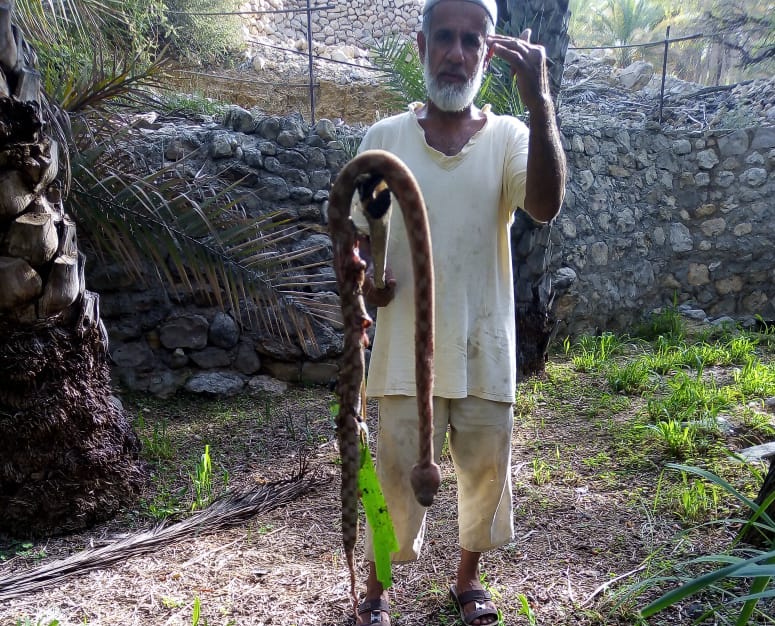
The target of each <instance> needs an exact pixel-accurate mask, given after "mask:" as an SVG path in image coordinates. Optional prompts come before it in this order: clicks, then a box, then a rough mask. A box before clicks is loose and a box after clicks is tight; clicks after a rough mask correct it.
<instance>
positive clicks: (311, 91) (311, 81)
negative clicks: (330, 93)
mask: <svg viewBox="0 0 775 626" xmlns="http://www.w3.org/2000/svg"><path fill="white" fill-rule="evenodd" d="M305 1H306V7H301V8H291V9H276V10H264V11H234V12H201V13H200V12H197V13H191V12H189V13H188V14H189V15H212V16H216V15H266V14H283V13H285V14H295V13H306V31H307V32H306V35H307V50H306V51H300V50H295V49H292V48H285V47H282V46H275V45H272V44H267V43H264V42H258V41H255V40H249V41H250V43H252V44H254V45H260V46H264V47H268V48H274V49H276V50H281V51H283V52H286V53H289V54H293V55H304V56H305V57H306V58H307V73H308V80H307V82H305V83H290V82H284V81H259V80H252V79H245V78H235V77H234V76H225V75H219V74H213V73H203V72H193V71H189V70H178V74H180V75H186V74H188V75H191V76H200V77H207V78H216V79H217V78H221V79H223V80H226V81H237V82H243V83H246V84H251V85H256V86H264V87H266V86H272V85H274V86H277V85H283V86H286V87H298V88H300V89H301V88H304V89H305V90H306V92H307V98H308V105H309V112H310V119H311V121H312V123H313V124H314V123H315V120H316V89H319V87H320V84H319V83H317V82H316V78H315V63H316V62H319V63H332V64H338V65H346V66H352V67H357V68H359V69H361V70H365V71H373V72H379V73H384V70H383V69H381V68H378V67H370V66H363V65H359V64H357V63H349V62H347V61H340V60H336V59H330V58H327V57H321V56H318V55H315V54H313V51H312V49H313V46H312V44H313V37H312V15H313V14H314V13H317V12H320V11H326V10H329V9H333V8H336V7H335V5H332V4H326V5H313V4H312V3H311V0H305ZM702 38H704V39H717V38H718V34H717V33H714V34H704V33H695V34H693V35H686V36H682V37H676V38H673V39H671V38H670V26H668V27H667V30H666V32H665V37H664V39H661V40H657V41H651V42H647V43H640V44H625V45H608V46H578V47H574V46H570V47H568V50H615V49H622V48H651V47H658V46H662V47H663V48H664V50H663V53H662V81H661V87H660V94H659V123H660V124H661V123H662V121H663V117H662V113H663V105H664V91H665V78H666V75H667V63H668V56H669V50H670V44H671V43H676V42H681V41H689V40H693V39H702Z"/></svg>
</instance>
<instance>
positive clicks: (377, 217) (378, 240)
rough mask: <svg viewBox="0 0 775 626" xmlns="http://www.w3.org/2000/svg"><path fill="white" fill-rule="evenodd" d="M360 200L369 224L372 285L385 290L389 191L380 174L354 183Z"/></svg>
mask: <svg viewBox="0 0 775 626" xmlns="http://www.w3.org/2000/svg"><path fill="white" fill-rule="evenodd" d="M356 187H357V189H358V194H359V195H360V198H361V211H362V212H363V215H364V217H365V218H366V221H367V222H368V224H369V241H370V244H371V257H372V259H373V263H374V284H375V285H376V286H377V288H378V289H384V288H385V270H386V268H387V246H388V238H389V236H390V212H391V211H390V208H391V196H390V189H389V188H388V186H387V183H385V180H384V179H383V178H382V176H381V175H380V174H364V175H363V176H360V177H359V178H358V180H357V182H356Z"/></svg>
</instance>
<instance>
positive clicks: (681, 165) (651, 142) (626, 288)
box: [552, 127, 775, 334]
mask: <svg viewBox="0 0 775 626" xmlns="http://www.w3.org/2000/svg"><path fill="white" fill-rule="evenodd" d="M563 141H564V144H565V147H566V152H567V154H568V157H569V164H570V176H569V179H570V183H569V186H568V193H567V198H566V209H565V210H564V211H563V213H562V214H561V215H560V217H559V220H558V228H555V229H554V232H553V237H554V239H555V241H554V243H555V244H556V248H555V249H556V252H555V255H554V257H553V261H552V264H553V267H554V268H555V270H556V271H557V274H556V278H557V280H558V282H559V283H560V284H562V285H563V287H564V288H566V289H567V290H568V291H567V292H566V293H564V294H563V295H562V296H561V297H560V298H559V306H558V311H557V313H558V317H559V318H560V319H562V320H563V324H564V326H565V327H566V329H567V330H568V331H569V332H571V333H572V334H578V333H582V332H594V331H595V330H599V329H614V330H615V329H623V328H626V327H627V326H628V325H629V324H632V323H633V322H635V321H638V319H639V318H640V317H641V316H642V314H643V313H646V312H648V311H650V310H652V309H654V308H655V307H657V306H664V305H669V304H671V302H672V301H673V298H677V299H678V301H679V302H680V303H688V302H691V303H694V304H696V305H698V306H700V307H702V308H703V309H705V310H707V311H708V313H709V314H710V315H711V316H737V317H738V318H739V317H753V316H756V315H760V316H762V317H763V318H764V319H768V320H775V288H774V287H773V284H774V282H773V281H775V270H773V268H774V267H775V233H774V232H773V230H772V223H773V220H775V203H773V202H772V197H773V194H775V128H773V127H760V128H754V129H739V130H736V131H724V132H721V131H710V132H706V133H693V134H688V133H674V132H673V133H664V134H663V133H660V132H648V131H638V130H631V129H617V128H609V129H602V130H593V129H589V128H567V127H566V128H565V129H564V134H563Z"/></svg>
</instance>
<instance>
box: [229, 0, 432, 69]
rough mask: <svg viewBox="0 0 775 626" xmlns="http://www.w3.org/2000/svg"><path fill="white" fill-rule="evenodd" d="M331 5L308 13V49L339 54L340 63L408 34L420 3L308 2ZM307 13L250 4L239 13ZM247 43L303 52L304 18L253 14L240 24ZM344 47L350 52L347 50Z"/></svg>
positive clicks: (279, 2) (283, 5) (265, 0)
mask: <svg viewBox="0 0 775 626" xmlns="http://www.w3.org/2000/svg"><path fill="white" fill-rule="evenodd" d="M315 4H317V5H321V6H322V5H333V8H331V9H325V10H320V11H312V13H311V23H312V38H313V42H314V43H313V46H315V47H316V48H317V49H321V48H322V49H326V48H327V49H334V50H339V52H340V55H341V58H339V59H337V60H352V59H353V58H355V57H357V56H358V54H357V52H356V51H355V50H353V48H358V49H360V50H367V49H368V48H369V47H370V46H371V45H373V44H374V42H375V40H377V39H379V38H381V37H383V36H384V35H387V34H391V33H392V34H412V33H415V32H417V30H418V28H419V24H420V22H421V11H422V5H423V2H422V0H351V1H350V2H313V3H312V5H313V6H314V5H315ZM293 8H302V9H306V3H304V2H300V1H298V0H296V1H293V2H288V1H285V0H254V1H253V2H249V3H246V4H244V5H243V6H242V7H241V8H240V10H241V11H256V12H260V11H278V10H287V9H293ZM245 30H246V32H247V34H248V40H251V39H252V40H256V41H259V42H260V41H264V40H268V41H272V42H273V43H275V45H281V46H287V47H295V48H296V49H299V50H306V47H307V13H306V11H301V12H297V13H263V14H261V13H257V14H256V15H252V16H249V17H247V18H246V19H245ZM348 47H349V49H348Z"/></svg>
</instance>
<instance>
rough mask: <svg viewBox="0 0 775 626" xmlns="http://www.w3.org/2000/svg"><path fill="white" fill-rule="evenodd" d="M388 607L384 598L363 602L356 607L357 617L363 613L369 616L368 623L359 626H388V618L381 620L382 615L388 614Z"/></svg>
mask: <svg viewBox="0 0 775 626" xmlns="http://www.w3.org/2000/svg"><path fill="white" fill-rule="evenodd" d="M389 612H390V607H389V606H388V603H387V601H386V600H385V599H384V598H377V599H376V600H364V601H363V602H361V603H360V604H359V605H358V615H363V614H364V613H368V614H369V618H368V619H369V621H367V622H363V623H362V625H361V626H375V625H379V624H382V625H383V626H385V625H386V626H390V618H389V617H387V618H386V619H382V615H383V613H384V614H388V613H389Z"/></svg>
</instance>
